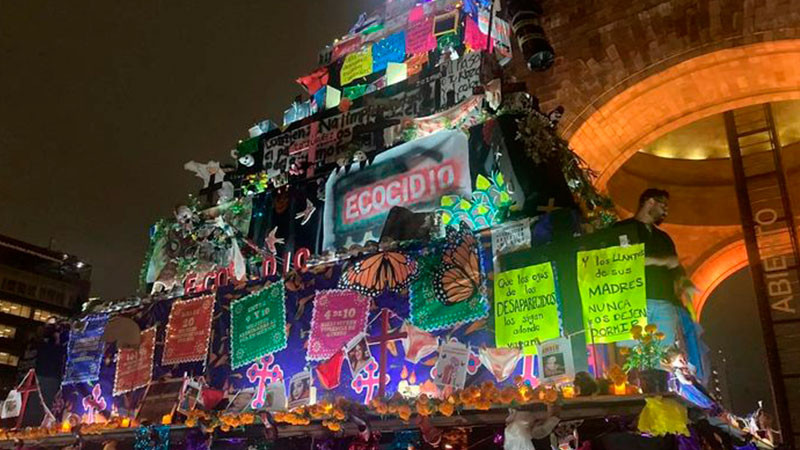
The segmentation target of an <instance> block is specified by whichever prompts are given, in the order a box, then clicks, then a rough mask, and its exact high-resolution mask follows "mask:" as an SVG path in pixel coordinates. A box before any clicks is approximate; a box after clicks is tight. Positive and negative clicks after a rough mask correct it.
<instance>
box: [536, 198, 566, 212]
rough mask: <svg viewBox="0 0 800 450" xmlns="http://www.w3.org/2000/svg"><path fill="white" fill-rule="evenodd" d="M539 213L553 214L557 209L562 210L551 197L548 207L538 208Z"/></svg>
mask: <svg viewBox="0 0 800 450" xmlns="http://www.w3.org/2000/svg"><path fill="white" fill-rule="evenodd" d="M536 209H537V210H538V211H542V212H544V213H549V212H553V211H555V210H557V209H561V207H560V206H556V199H554V198H553V197H550V200H548V201H547V206H538V207H537V208H536Z"/></svg>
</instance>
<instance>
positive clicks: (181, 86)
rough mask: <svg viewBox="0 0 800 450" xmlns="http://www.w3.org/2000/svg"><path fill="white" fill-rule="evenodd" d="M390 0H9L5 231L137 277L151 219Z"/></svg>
mask: <svg viewBox="0 0 800 450" xmlns="http://www.w3.org/2000/svg"><path fill="white" fill-rule="evenodd" d="M381 4H382V0H346V1H345V0H313V1H312V0H293V1H291V2H278V1H275V0H269V1H268V0H259V1H225V2H209V1H198V0H192V1H184V0H169V1H160V2H154V1H128V2H116V1H113V2H105V1H92V2H88V1H78V0H76V1H67V2H65V1H35V0H34V1H27V0H26V1H15V0H0V210H2V219H0V233H3V234H6V235H9V236H12V237H14V238H17V239H22V240H25V241H28V242H32V243H34V244H38V245H41V246H44V247H47V246H48V242H49V241H50V239H53V240H54V248H56V249H59V250H63V251H65V252H68V253H72V254H75V255H77V256H78V257H80V258H82V259H83V260H85V261H86V262H88V263H90V264H92V265H93V267H94V269H93V276H92V284H93V286H92V291H93V294H94V295H99V296H102V297H103V298H118V297H124V296H128V295H132V294H134V293H135V291H136V283H137V277H138V273H139V269H140V267H141V263H142V259H143V257H144V254H145V251H146V247H147V243H148V237H147V233H148V228H149V227H150V225H151V224H152V223H154V222H155V221H156V220H157V219H159V218H160V217H164V216H169V215H171V214H172V209H173V208H174V206H176V205H178V204H180V203H182V202H185V201H186V197H187V195H188V194H190V193H194V192H196V191H197V190H198V189H199V188H200V187H201V184H200V183H201V180H200V179H199V178H195V176H194V175H193V174H191V173H190V172H187V171H185V170H184V169H183V163H185V162H186V161H189V160H196V161H202V162H205V161H208V160H209V159H215V160H217V161H220V162H232V161H233V160H232V159H231V158H230V156H229V153H230V149H232V148H233V147H234V146H235V144H236V142H237V141H238V140H239V139H242V138H245V137H247V129H248V128H249V127H250V126H251V125H252V124H254V123H255V122H257V121H258V120H261V119H265V118H270V119H272V120H274V121H276V122H278V123H280V119H281V117H282V112H283V110H284V109H286V107H287V106H288V105H289V104H290V103H291V101H292V99H293V98H294V97H295V96H296V95H298V94H300V93H301V92H302V89H301V88H300V86H299V85H297V84H296V83H295V82H294V81H293V80H294V79H296V78H297V77H299V76H302V75H305V74H307V73H309V72H311V71H312V70H313V69H314V68H315V66H316V62H317V54H318V52H319V50H320V49H321V48H322V47H323V46H324V45H325V44H328V43H331V42H332V41H333V39H334V38H336V37H339V36H341V35H344V34H346V32H347V30H348V29H349V28H350V26H351V25H352V24H353V23H354V22H355V21H356V19H357V17H358V14H359V13H360V12H362V11H372V10H373V9H374V8H375V7H376V6H377V5H381Z"/></svg>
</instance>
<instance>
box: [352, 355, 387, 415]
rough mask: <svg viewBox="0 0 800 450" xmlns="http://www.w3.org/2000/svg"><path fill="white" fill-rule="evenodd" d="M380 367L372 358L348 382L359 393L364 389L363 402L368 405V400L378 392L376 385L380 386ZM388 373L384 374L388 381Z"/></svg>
mask: <svg viewBox="0 0 800 450" xmlns="http://www.w3.org/2000/svg"><path fill="white" fill-rule="evenodd" d="M379 372H380V369H379V368H378V363H376V362H375V360H374V359H373V360H372V361H370V362H369V364H367V367H366V368H365V370H363V371H361V372H360V373H359V374H358V375H357V376H356V377H354V378H353V381H352V382H350V387H351V388H352V389H353V390H354V391H355V392H356V393H357V394H361V393H362V392H364V391H366V396H365V397H364V404H365V405H368V404H369V402H371V401H372V399H373V398H374V397H375V394H377V393H378V387H379V386H380V376H379V375H378V373H379ZM390 379H391V378H390V377H389V375H386V378H385V380H386V382H387V383H388V382H389V381H390Z"/></svg>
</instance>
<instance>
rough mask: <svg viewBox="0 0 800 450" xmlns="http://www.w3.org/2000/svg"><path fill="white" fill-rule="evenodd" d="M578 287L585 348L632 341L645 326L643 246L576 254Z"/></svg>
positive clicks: (645, 297)
mask: <svg viewBox="0 0 800 450" xmlns="http://www.w3.org/2000/svg"><path fill="white" fill-rule="evenodd" d="M578 286H579V288H580V292H581V303H582V305H583V325H584V327H586V343H587V344H610V343H612V342H619V341H626V340H630V339H632V337H631V327H633V326H634V325H641V326H645V325H647V294H646V291H645V278H644V244H637V245H631V246H627V247H608V248H603V249H599V250H589V251H583V252H578Z"/></svg>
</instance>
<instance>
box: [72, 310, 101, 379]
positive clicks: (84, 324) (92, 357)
mask: <svg viewBox="0 0 800 450" xmlns="http://www.w3.org/2000/svg"><path fill="white" fill-rule="evenodd" d="M107 323H108V315H107V314H101V315H95V316H89V317H87V318H85V319H83V320H81V322H80V323H79V324H77V325H75V326H73V329H72V330H71V331H70V333H69V345H68V346H67V369H66V371H65V373H64V381H63V382H62V384H72V383H83V382H94V381H97V378H98V376H99V374H100V362H101V360H102V358H103V348H104V343H103V339H102V337H103V332H104V331H105V330H106V324H107Z"/></svg>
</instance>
